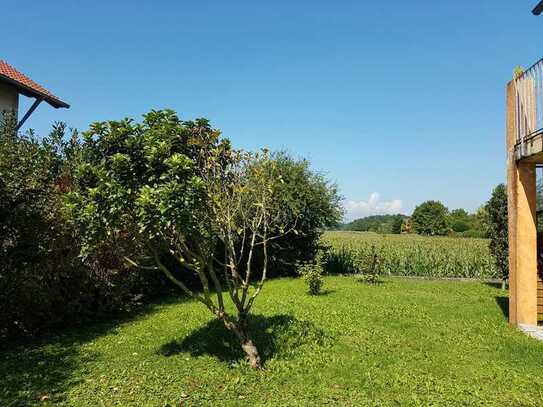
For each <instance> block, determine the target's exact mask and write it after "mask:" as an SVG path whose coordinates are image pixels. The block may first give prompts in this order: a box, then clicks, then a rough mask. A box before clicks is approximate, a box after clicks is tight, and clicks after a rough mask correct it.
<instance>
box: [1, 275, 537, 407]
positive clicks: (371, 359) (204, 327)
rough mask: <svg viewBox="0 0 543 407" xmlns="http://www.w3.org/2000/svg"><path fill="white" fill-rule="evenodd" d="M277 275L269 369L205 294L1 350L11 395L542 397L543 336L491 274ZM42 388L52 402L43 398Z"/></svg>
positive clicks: (393, 400)
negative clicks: (520, 325) (520, 323)
mask: <svg viewBox="0 0 543 407" xmlns="http://www.w3.org/2000/svg"><path fill="white" fill-rule="evenodd" d="M325 288H326V289H327V290H328V292H327V295H322V296H309V295H306V287H305V285H304V283H303V281H301V280H295V279H282V280H275V281H271V282H269V283H268V284H267V285H266V287H265V290H264V293H263V296H262V297H261V298H259V302H258V303H257V305H256V309H255V314H256V316H255V317H254V318H253V319H252V320H251V325H252V327H253V329H254V330H255V341H256V343H257V345H258V346H259V347H260V350H261V352H262V353H263V357H264V361H265V366H266V371H265V372H255V371H252V370H251V369H250V368H249V367H248V366H247V364H246V362H245V361H244V359H243V356H242V354H241V352H240V351H239V349H238V347H237V343H236V341H235V339H234V338H233V337H232V336H231V335H230V334H229V333H227V332H226V331H225V330H224V329H223V328H222V326H221V325H220V324H219V323H218V322H215V321H214V320H212V319H211V318H210V316H209V315H208V311H207V310H205V309H203V308H202V306H201V305H200V304H197V303H194V302H191V301H183V300H182V299H180V300H178V301H177V300H168V301H164V302H163V303H160V304H156V305H154V306H150V307H148V308H147V309H146V310H145V311H144V312H142V313H140V314H139V315H135V316H134V317H133V318H132V319H127V320H118V321H112V322H111V323H107V324H97V325H92V326H89V327H86V328H80V329H73V330H68V331H65V332H64V333H62V334H60V335H58V336H55V337H50V338H48V339H44V340H41V341H37V342H33V343H26V344H20V345H16V344H13V345H11V346H10V347H9V348H8V349H4V350H2V351H1V353H0V372H2V376H3V377H2V379H1V380H0V401H1V402H0V405H2V406H6V405H7V406H9V405H21V406H25V405H53V404H54V405H74V406H85V405H89V406H91V405H92V406H94V405H106V406H113V405H122V406H126V405H138V406H140V405H144V406H145V405H151V406H163V405H172V406H177V405H245V404H246V405H255V404H256V405H266V404H267V405H300V404H302V405H322V404H326V403H328V404H339V405H398V404H400V405H428V404H434V405H476V404H483V405H534V406H535V405H541V400H543V344H542V343H539V342H537V341H535V340H533V339H530V338H528V337H526V336H524V335H523V334H521V333H519V332H517V331H516V330H515V329H512V328H510V327H509V326H508V324H507V321H506V319H505V317H504V314H503V312H502V309H504V310H506V307H505V305H504V304H506V299H507V298H506V294H505V293H504V292H503V291H501V290H500V289H498V288H496V287H493V286H489V285H486V284H483V283H476V282H454V281H418V280H416V281H414V280H407V279H398V278H394V279H388V280H385V282H384V283H383V284H378V285H365V284H361V283H360V282H358V281H357V280H356V279H355V278H352V277H328V278H326V283H325ZM40 399H42V401H40Z"/></svg>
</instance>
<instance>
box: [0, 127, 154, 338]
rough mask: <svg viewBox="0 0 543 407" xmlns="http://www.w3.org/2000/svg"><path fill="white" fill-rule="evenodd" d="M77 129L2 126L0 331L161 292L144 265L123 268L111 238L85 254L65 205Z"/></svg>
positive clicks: (113, 307) (125, 304) (122, 305)
mask: <svg viewBox="0 0 543 407" xmlns="http://www.w3.org/2000/svg"><path fill="white" fill-rule="evenodd" d="M78 160H79V141H78V136H77V133H76V132H69V131H68V130H67V129H66V126H65V125H64V124H61V123H59V124H56V125H55V126H54V127H53V131H52V132H51V134H49V135H48V136H47V137H44V138H42V139H38V138H37V137H35V136H34V135H33V134H32V133H30V134H28V135H21V134H17V133H16V132H15V131H13V130H12V128H10V127H6V126H2V131H1V132H0V309H2V312H1V313H0V339H2V338H3V337H15V336H23V335H33V334H37V333H40V332H42V331H44V330H46V329H49V328H51V327H52V326H55V325H59V324H62V325H73V324H76V323H81V322H83V321H86V320H89V319H93V318H96V317H97V316H99V315H101V314H103V313H106V312H113V311H120V310H123V311H124V310H130V309H132V308H133V307H134V306H136V305H137V304H139V303H140V302H141V300H142V298H143V296H144V295H147V294H153V293H154V294H156V293H160V292H164V285H163V283H162V282H161V281H160V280H159V279H157V278H156V277H154V276H151V275H150V273H142V274H135V273H130V272H127V270H126V269H125V268H123V264H122V261H120V260H121V259H120V258H119V256H118V253H117V250H116V247H115V246H109V247H104V248H103V249H102V250H100V251H99V252H96V253H94V254H93V255H92V256H89V257H88V258H87V260H86V261H85V262H83V261H82V260H81V259H80V258H79V257H78V255H79V251H80V246H79V240H78V236H77V234H76V233H75V230H74V229H73V228H72V227H70V225H69V223H68V222H67V220H66V218H65V213H64V210H63V197H64V195H65V194H66V193H67V192H69V191H72V190H73V189H74V188H75V186H74V183H73V179H72V173H73V170H74V168H75V167H76V166H77V163H78Z"/></svg>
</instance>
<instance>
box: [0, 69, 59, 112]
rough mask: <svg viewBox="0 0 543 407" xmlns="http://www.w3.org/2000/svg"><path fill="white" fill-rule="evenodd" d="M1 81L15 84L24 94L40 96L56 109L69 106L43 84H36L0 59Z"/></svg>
mask: <svg viewBox="0 0 543 407" xmlns="http://www.w3.org/2000/svg"><path fill="white" fill-rule="evenodd" d="M2 81H4V82H7V83H10V84H11V85H13V86H15V87H16V88H17V89H18V90H19V92H20V93H22V94H23V95H25V96H28V97H34V98H42V99H43V100H45V101H46V102H47V103H49V104H50V105H51V106H53V107H55V108H57V109H58V108H59V107H66V108H67V107H70V105H68V104H67V103H65V102H63V101H62V100H60V99H59V98H58V97H56V96H55V95H53V94H52V93H51V92H49V91H48V90H47V89H45V88H44V87H43V86H41V85H39V84H37V83H36V82H34V81H33V80H32V79H30V78H29V77H27V76H26V75H23V74H22V73H21V72H19V71H18V70H16V69H15V68H14V67H12V66H11V65H9V64H8V63H6V62H5V61H2V60H1V59H0V82H2Z"/></svg>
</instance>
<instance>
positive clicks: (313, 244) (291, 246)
mask: <svg viewBox="0 0 543 407" xmlns="http://www.w3.org/2000/svg"><path fill="white" fill-rule="evenodd" d="M275 159H276V162H277V166H278V170H279V171H280V172H281V174H283V175H282V177H283V178H282V179H283V181H282V184H281V186H280V190H281V192H280V193H281V194H282V195H284V196H288V197H289V199H290V200H291V203H290V204H291V205H292V206H294V207H296V208H297V210H298V211H299V215H298V216H296V217H294V216H291V217H290V219H288V220H287V225H288V227H294V226H295V227H296V231H297V233H289V234H286V235H284V236H282V237H281V238H279V239H276V240H274V241H272V242H271V245H270V248H269V256H270V271H269V272H270V275H271V276H272V277H278V276H294V275H296V264H297V263H305V262H311V261H313V259H314V258H315V256H316V254H317V251H318V250H319V248H320V238H321V236H322V233H323V232H324V230H325V229H326V228H327V227H330V226H333V225H336V224H337V223H338V222H339V221H340V220H341V217H342V215H343V212H342V208H341V199H342V197H341V196H340V194H339V193H338V190H337V187H336V185H334V184H332V183H330V182H329V181H328V180H327V179H326V178H325V177H324V176H323V175H322V174H319V173H317V172H315V171H313V170H311V168H310V163H309V161H307V160H303V159H301V160H299V159H295V158H293V157H292V156H290V155H288V154H286V153H280V154H278V155H277V156H276V157H275ZM260 255H261V253H260Z"/></svg>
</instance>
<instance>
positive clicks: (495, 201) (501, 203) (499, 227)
mask: <svg viewBox="0 0 543 407" xmlns="http://www.w3.org/2000/svg"><path fill="white" fill-rule="evenodd" d="M486 212H487V214H488V222H487V227H488V236H489V238H490V241H489V248H490V253H492V256H493V257H494V261H495V262H496V267H497V268H498V270H499V272H500V274H501V277H502V279H503V280H506V279H507V278H508V277H509V243H508V228H507V190H506V187H505V185H504V184H500V185H498V186H497V187H496V188H494V190H493V191H492V196H491V198H490V199H489V201H488V202H487V204H486Z"/></svg>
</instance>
